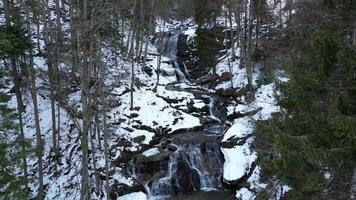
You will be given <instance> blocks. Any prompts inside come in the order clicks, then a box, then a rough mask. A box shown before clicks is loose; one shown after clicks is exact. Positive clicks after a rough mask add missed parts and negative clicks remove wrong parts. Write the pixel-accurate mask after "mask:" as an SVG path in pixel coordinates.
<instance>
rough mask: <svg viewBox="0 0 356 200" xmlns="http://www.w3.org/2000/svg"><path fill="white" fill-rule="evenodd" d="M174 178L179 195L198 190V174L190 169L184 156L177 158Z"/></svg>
mask: <svg viewBox="0 0 356 200" xmlns="http://www.w3.org/2000/svg"><path fill="white" fill-rule="evenodd" d="M176 176H177V179H178V182H179V186H180V188H179V189H180V192H181V193H187V192H191V191H195V190H197V189H199V188H200V177H199V173H198V172H197V171H196V170H195V169H192V168H190V166H189V163H188V161H187V158H186V156H185V155H184V154H182V156H180V157H179V158H178V161H177V173H176Z"/></svg>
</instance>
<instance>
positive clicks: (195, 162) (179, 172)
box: [135, 142, 223, 200]
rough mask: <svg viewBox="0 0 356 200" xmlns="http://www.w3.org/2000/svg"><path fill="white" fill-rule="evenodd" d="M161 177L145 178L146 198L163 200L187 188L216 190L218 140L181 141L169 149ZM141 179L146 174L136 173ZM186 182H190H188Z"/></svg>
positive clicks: (218, 180)
mask: <svg viewBox="0 0 356 200" xmlns="http://www.w3.org/2000/svg"><path fill="white" fill-rule="evenodd" d="M167 165H168V167H167V168H166V167H162V166H161V168H162V169H163V170H162V171H164V172H165V174H164V175H163V176H161V178H158V179H149V180H147V181H146V184H145V189H146V191H147V195H148V199H149V200H162V199H167V198H169V197H170V196H173V195H177V194H179V193H185V192H189V191H216V190H218V189H219V188H221V187H222V181H221V180H222V175H223V171H222V168H221V166H222V165H223V159H222V157H221V153H220V148H219V145H218V144H217V143H214V142H209V143H204V144H187V143H185V144H181V145H179V148H178V150H177V151H176V152H172V153H171V155H170V157H169V161H168V164H167ZM135 176H136V178H138V179H141V180H142V178H143V177H145V175H143V174H142V175H140V174H139V173H137V174H135ZM188 185H189V186H188Z"/></svg>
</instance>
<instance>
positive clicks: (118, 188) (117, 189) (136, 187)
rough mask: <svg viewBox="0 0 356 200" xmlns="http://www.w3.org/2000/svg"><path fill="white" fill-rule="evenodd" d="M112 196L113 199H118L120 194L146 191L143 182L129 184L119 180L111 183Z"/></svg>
mask: <svg viewBox="0 0 356 200" xmlns="http://www.w3.org/2000/svg"><path fill="white" fill-rule="evenodd" d="M110 188H111V189H110V197H111V199H117V197H119V196H123V195H126V194H129V193H133V192H144V191H145V188H144V186H143V185H142V184H140V183H138V182H134V184H133V186H128V185H126V184H122V183H118V181H117V180H115V181H114V183H113V184H112V185H110Z"/></svg>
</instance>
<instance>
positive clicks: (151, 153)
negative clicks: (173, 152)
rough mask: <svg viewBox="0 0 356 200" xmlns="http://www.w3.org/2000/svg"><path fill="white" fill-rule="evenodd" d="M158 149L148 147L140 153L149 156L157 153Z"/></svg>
mask: <svg viewBox="0 0 356 200" xmlns="http://www.w3.org/2000/svg"><path fill="white" fill-rule="evenodd" d="M159 153H160V152H159V150H158V148H152V149H149V150H147V151H145V152H143V153H142V155H145V156H146V157H150V156H153V155H156V154H159Z"/></svg>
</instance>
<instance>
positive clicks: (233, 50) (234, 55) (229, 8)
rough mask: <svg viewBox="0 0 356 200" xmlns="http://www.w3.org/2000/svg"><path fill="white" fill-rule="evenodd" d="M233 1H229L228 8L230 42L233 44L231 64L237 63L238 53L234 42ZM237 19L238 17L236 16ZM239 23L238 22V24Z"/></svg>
mask: <svg viewBox="0 0 356 200" xmlns="http://www.w3.org/2000/svg"><path fill="white" fill-rule="evenodd" d="M231 1H232V0H229V7H228V12H229V22H230V42H231V62H234V61H235V58H236V53H235V40H234V31H233V27H232V23H233V21H232V6H233V5H232V2H231ZM235 17H236V16H235ZM236 23H238V22H236Z"/></svg>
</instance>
